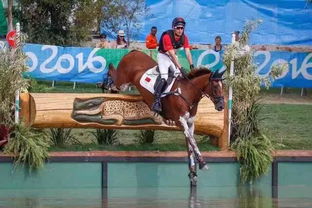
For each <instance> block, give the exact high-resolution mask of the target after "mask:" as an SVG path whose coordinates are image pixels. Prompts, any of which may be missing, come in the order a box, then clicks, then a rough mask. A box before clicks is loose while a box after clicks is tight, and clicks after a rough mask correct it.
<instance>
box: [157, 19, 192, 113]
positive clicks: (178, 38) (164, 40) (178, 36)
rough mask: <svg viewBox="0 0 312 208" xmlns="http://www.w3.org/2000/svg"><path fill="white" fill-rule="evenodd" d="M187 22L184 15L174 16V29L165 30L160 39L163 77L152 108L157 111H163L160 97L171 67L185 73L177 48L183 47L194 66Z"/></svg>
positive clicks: (159, 62) (159, 59)
mask: <svg viewBox="0 0 312 208" xmlns="http://www.w3.org/2000/svg"><path fill="white" fill-rule="evenodd" d="M185 24H186V23H185V21H184V19H183V18H182V17H176V18H174V19H173V21H172V29H171V30H167V31H165V32H163V34H162V35H161V37H160V40H159V48H158V54H157V62H158V66H159V72H160V76H161V79H160V81H159V82H158V83H157V84H156V87H155V94H154V95H155V101H154V104H153V105H152V110H153V111H155V112H157V113H159V112H161V109H162V107H161V101H160V97H161V94H162V92H163V91H164V90H165V88H166V84H167V79H168V72H169V67H173V68H178V69H179V70H180V71H181V73H182V74H183V75H184V74H185V71H184V69H183V68H182V66H181V64H180V63H179V60H178V57H177V56H176V51H175V49H179V48H181V47H183V48H184V50H185V54H186V58H187V60H188V62H189V64H190V68H191V69H193V68H194V65H193V61H192V55H191V52H190V44H189V40H188V37H187V36H186V35H185V34H184V28H185Z"/></svg>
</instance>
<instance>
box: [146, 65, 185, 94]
mask: <svg viewBox="0 0 312 208" xmlns="http://www.w3.org/2000/svg"><path fill="white" fill-rule="evenodd" d="M179 74H180V71H179V70H178V69H174V68H173V67H169V70H168V80H167V86H166V89H165V90H164V91H163V94H162V97H165V96H166V94H167V93H168V92H170V90H171V88H172V86H173V84H174V82H175V80H176V78H177V77H178V76H179ZM160 79H161V76H160V73H159V67H158V65H157V66H155V67H153V68H151V69H149V70H147V71H146V72H145V73H144V74H143V75H142V77H141V79H140V85H141V86H142V87H144V88H145V89H147V90H148V91H149V92H151V93H152V94H154V92H155V87H156V85H157V83H158V81H159V80H160Z"/></svg>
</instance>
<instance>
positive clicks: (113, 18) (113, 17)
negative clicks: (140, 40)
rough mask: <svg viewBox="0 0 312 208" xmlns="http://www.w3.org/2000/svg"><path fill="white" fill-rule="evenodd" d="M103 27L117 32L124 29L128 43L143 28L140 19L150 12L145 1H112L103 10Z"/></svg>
mask: <svg viewBox="0 0 312 208" xmlns="http://www.w3.org/2000/svg"><path fill="white" fill-rule="evenodd" d="M102 12H103V16H102V26H104V27H105V28H107V29H108V30H111V31H113V32H115V33H116V32H117V31H118V30H119V29H121V28H124V29H125V32H126V35H127V42H128V43H130V40H131V39H132V38H134V37H135V35H136V34H137V31H138V30H139V29H140V28H141V27H142V26H141V24H140V19H141V18H143V16H144V15H145V14H146V13H147V12H148V9H147V8H146V5H145V0H131V1H127V0H112V1H110V2H109V3H108V4H106V5H105V7H103V8H102Z"/></svg>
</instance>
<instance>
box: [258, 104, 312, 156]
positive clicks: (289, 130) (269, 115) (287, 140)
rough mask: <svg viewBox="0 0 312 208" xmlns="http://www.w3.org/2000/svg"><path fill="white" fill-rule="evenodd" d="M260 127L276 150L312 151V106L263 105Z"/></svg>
mask: <svg viewBox="0 0 312 208" xmlns="http://www.w3.org/2000/svg"><path fill="white" fill-rule="evenodd" d="M262 111H263V113H262V115H263V117H264V118H266V119H265V120H264V121H263V122H262V127H263V128H264V129H265V130H266V131H265V132H266V133H268V134H269V135H270V136H271V138H272V142H273V143H274V144H275V145H276V148H277V149H302V150H304V149H310V150H311V149H312V128H311V127H312V125H311V124H312V120H311V118H312V105H294V104H279V105H277V104H270V105H264V107H263V110H262Z"/></svg>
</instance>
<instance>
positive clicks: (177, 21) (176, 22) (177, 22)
mask: <svg viewBox="0 0 312 208" xmlns="http://www.w3.org/2000/svg"><path fill="white" fill-rule="evenodd" d="M185 24H186V23H185V21H184V19H183V18H182V17H176V18H174V19H173V21H172V27H176V26H183V27H184V26H185Z"/></svg>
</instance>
